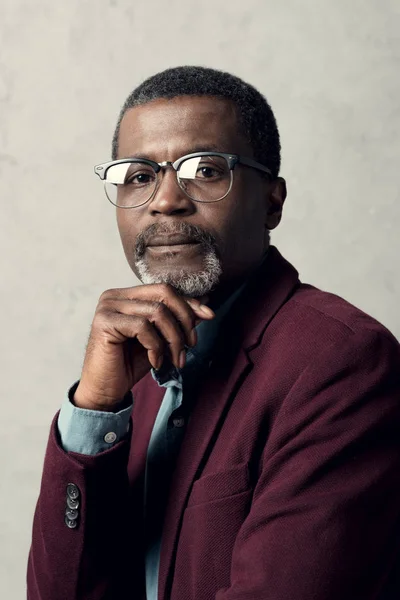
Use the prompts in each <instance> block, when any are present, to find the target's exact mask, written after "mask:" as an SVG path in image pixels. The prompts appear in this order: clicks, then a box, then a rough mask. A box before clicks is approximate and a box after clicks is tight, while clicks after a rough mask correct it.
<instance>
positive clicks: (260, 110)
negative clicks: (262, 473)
mask: <svg viewBox="0 0 400 600" xmlns="http://www.w3.org/2000/svg"><path fill="white" fill-rule="evenodd" d="M178 96H214V97H217V98H223V99H226V100H230V101H232V102H233V103H234V104H235V107H236V111H237V115H238V119H239V122H240V124H241V126H242V128H243V133H244V134H245V136H246V138H247V140H248V141H249V143H250V144H251V146H252V148H253V152H254V158H255V160H257V161H259V162H260V163H262V164H264V165H265V166H266V167H268V168H269V169H270V170H271V173H272V177H273V178H276V177H277V176H278V174H279V169H280V164H281V144H280V139H279V131H278V126H277V123H276V119H275V116H274V113H273V112H272V109H271V107H270V105H269V104H268V102H267V100H266V98H264V96H263V95H262V94H261V93H260V92H259V91H258V90H256V88H255V87H253V86H252V85H250V84H248V83H246V82H245V81H243V80H242V79H240V78H239V77H236V76H235V75H232V74H231V73H227V72H225V71H218V70H216V69H210V68H208V67H196V66H182V67H173V68H170V69H166V70H165V71H161V72H160V73H157V74H156V75H153V76H152V77H149V78H148V79H146V80H145V81H144V82H143V83H141V84H140V85H139V86H138V87H137V88H135V89H134V90H133V92H132V93H131V94H130V95H129V96H128V98H127V99H126V101H125V103H124V105H123V107H122V109H121V112H120V114H119V118H118V122H117V126H116V128H115V132H114V136H113V141H112V159H113V160H115V159H116V158H117V155H118V138H119V130H120V125H121V121H122V119H123V116H124V114H125V113H126V111H127V110H129V109H130V108H133V107H134V106H139V105H141V104H147V103H148V102H151V101H152V100H158V99H160V98H168V99H171V98H176V97H178Z"/></svg>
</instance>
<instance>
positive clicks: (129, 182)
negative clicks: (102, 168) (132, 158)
mask: <svg viewBox="0 0 400 600" xmlns="http://www.w3.org/2000/svg"><path fill="white" fill-rule="evenodd" d="M156 184H157V173H156V172H155V171H154V169H153V167H152V166H151V165H148V164H147V163H142V162H124V163H119V164H117V165H112V166H111V167H109V168H108V169H107V173H106V178H105V190H106V194H107V198H108V199H109V201H110V202H111V203H112V204H115V206H119V207H121V208H132V207H134V206H140V205H141V204H144V203H145V202H147V201H148V200H149V198H150V197H151V195H152V194H153V193H154V190H155V189H156Z"/></svg>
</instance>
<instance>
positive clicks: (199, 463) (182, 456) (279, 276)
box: [159, 246, 299, 599]
mask: <svg viewBox="0 0 400 600" xmlns="http://www.w3.org/2000/svg"><path fill="white" fill-rule="evenodd" d="M298 283H299V280H298V273H297V271H296V270H295V269H294V268H293V267H292V266H291V265H290V264H289V263H288V262H287V261H286V260H285V259H284V258H283V257H282V256H281V255H280V254H279V252H278V250H276V248H274V247H272V246H271V247H270V249H269V254H268V258H267V259H266V261H265V263H264V264H263V265H262V267H261V268H260V270H259V271H257V272H256V273H254V275H253V276H252V278H251V280H250V281H249V283H248V285H247V286H246V289H245V290H244V292H243V294H242V295H241V296H240V297H239V299H238V300H237V301H236V303H235V304H234V305H233V307H232V308H231V311H230V313H229V315H228V316H227V318H226V320H225V322H224V323H223V325H222V327H221V331H220V335H219V338H218V342H217V345H216V348H215V352H214V360H213V363H212V366H211V368H210V370H209V372H208V373H207V378H206V380H205V381H204V383H203V385H202V387H201V390H200V393H199V397H198V399H197V401H196V403H195V406H194V408H193V411H192V414H191V418H190V420H189V423H188V426H187V430H186V433H185V438H184V440H183V443H182V446H181V450H180V453H179V456H178V459H177V463H176V468H175V470H174V474H173V477H172V482H171V488H170V489H171V490H172V493H171V494H170V498H169V502H168V505H167V508H166V513H165V521H164V528H163V539H162V547H161V559H160V571H159V597H160V598H162V599H165V598H168V597H169V595H170V590H171V584H172V576H173V565H174V561H175V554H176V548H177V542H178V538H179V532H180V526H181V522H182V518H183V513H184V510H185V507H186V504H187V500H188V497H189V494H190V491H191V488H192V485H193V483H194V481H195V480H196V478H198V477H199V475H200V474H201V471H202V469H203V466H204V464H205V462H206V460H207V457H208V455H209V453H210V450H211V449H212V447H213V441H214V440H215V438H216V437H217V436H218V431H219V428H220V426H221V425H222V423H223V420H224V417H225V414H226V413H227V411H228V410H229V407H230V404H231V402H232V401H233V400H234V398H235V395H236V394H237V391H238V389H239V388H240V386H241V385H242V384H243V382H244V381H245V379H246V377H247V375H248V373H249V371H250V370H251V368H252V363H251V359H250V353H251V351H252V350H253V349H254V348H256V347H257V346H258V345H259V343H260V342H261V339H262V335H263V333H264V331H265V329H266V327H267V325H268V323H269V322H270V321H271V319H272V318H273V317H274V315H275V314H276V312H277V311H278V310H279V308H280V307H281V306H282V304H283V303H284V302H285V301H286V300H287V298H288V296H289V295H290V294H291V293H292V291H293V289H294V287H295V286H296V285H297V284H298Z"/></svg>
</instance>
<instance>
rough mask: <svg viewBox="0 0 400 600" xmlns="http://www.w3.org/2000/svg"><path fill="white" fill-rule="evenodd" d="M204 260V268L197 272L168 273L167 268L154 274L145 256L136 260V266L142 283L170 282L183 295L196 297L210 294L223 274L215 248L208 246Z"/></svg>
mask: <svg viewBox="0 0 400 600" xmlns="http://www.w3.org/2000/svg"><path fill="white" fill-rule="evenodd" d="M203 260H204V267H203V270H202V271H198V272H195V273H188V272H186V271H184V270H183V269H182V270H181V271H178V272H176V271H173V272H171V273H168V271H167V270H166V271H165V272H164V273H160V274H153V273H151V272H150V271H149V268H148V265H147V263H146V261H145V260H144V259H143V258H141V259H139V260H136V261H135V266H136V269H137V272H138V274H139V278H140V281H141V282H142V283H144V284H151V283H168V284H169V285H172V286H173V287H174V288H175V289H176V290H177V292H178V293H179V294H181V295H182V296H188V297H191V298H196V297H201V296H206V295H208V294H209V293H210V292H211V290H213V289H214V288H215V287H216V286H217V285H218V283H219V280H220V278H221V275H222V266H221V261H220V259H219V258H218V256H217V254H216V252H215V250H214V249H213V248H207V250H206V253H205V255H204V258H203Z"/></svg>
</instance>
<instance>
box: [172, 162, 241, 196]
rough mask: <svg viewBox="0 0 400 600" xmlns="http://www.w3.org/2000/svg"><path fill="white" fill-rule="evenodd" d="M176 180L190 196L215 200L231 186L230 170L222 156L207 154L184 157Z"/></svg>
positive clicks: (224, 194)
mask: <svg viewBox="0 0 400 600" xmlns="http://www.w3.org/2000/svg"><path fill="white" fill-rule="evenodd" d="M178 181H179V184H180V186H181V187H182V189H183V190H184V191H185V192H186V194H187V195H188V196H190V198H192V199H193V200H197V201H199V202H217V200H221V199H222V198H224V197H225V196H226V195H227V193H228V192H229V190H230V189H231V187H232V171H231V169H230V168H229V164H228V161H227V160H226V159H225V158H224V157H223V156H215V155H213V154H209V155H207V156H196V157H193V158H188V159H186V160H185V161H184V162H183V163H182V164H181V166H180V168H179V171H178Z"/></svg>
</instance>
